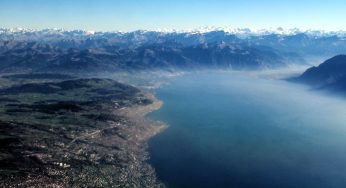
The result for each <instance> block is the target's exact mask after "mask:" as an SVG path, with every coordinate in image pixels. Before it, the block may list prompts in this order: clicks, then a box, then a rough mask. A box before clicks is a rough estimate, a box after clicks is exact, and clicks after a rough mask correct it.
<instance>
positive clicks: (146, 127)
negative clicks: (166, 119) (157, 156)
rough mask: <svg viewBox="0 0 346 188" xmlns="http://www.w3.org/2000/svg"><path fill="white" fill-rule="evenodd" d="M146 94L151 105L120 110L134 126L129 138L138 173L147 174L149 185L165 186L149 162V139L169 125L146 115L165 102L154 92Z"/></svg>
mask: <svg viewBox="0 0 346 188" xmlns="http://www.w3.org/2000/svg"><path fill="white" fill-rule="evenodd" d="M144 96H145V97H146V98H148V99H150V100H151V101H152V103H151V104H149V105H136V106H131V107H128V108H123V109H120V110H119V111H118V113H120V114H121V115H123V116H124V117H127V118H128V120H129V121H130V122H131V124H133V125H134V126H133V127H131V128H130V130H128V131H129V132H130V133H129V134H128V135H130V136H132V137H130V138H129V140H131V142H133V145H134V146H136V147H133V149H134V151H130V153H132V154H133V155H134V156H133V157H134V159H135V160H134V165H138V168H136V169H137V170H139V171H138V172H137V173H138V174H145V178H146V179H147V180H148V182H150V185H146V186H148V187H160V188H161V187H165V185H164V184H163V183H162V182H161V181H160V180H159V179H158V178H157V175H156V172H155V169H154V168H153V167H152V165H150V164H149V163H148V159H149V158H150V156H149V151H148V147H149V146H148V141H149V139H151V138H152V137H153V136H155V135H156V134H158V133H160V132H161V131H163V130H164V129H165V128H167V125H166V124H165V123H163V122H160V121H155V120H150V119H148V118H147V117H146V115H147V114H149V113H151V112H153V111H155V110H158V109H160V108H161V107H162V105H163V102H162V101H160V100H158V99H157V98H156V97H155V96H154V95H153V94H152V93H149V92H145V93H144Z"/></svg>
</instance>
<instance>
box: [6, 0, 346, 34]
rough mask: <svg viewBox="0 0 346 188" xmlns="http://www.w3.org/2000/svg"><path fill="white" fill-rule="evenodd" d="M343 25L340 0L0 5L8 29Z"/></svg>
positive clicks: (26, 0)
mask: <svg viewBox="0 0 346 188" xmlns="http://www.w3.org/2000/svg"><path fill="white" fill-rule="evenodd" d="M345 20H346V3H345V1H342V0H329V1H324V0H323V1H322V0H315V1H313V0H305V1H304V0H287V1H283V0H123V1H120V0H0V27H4V28H13V27H24V28H31V29H42V28H64V29H87V30H95V31H114V30H121V31H132V30H137V29H148V30H154V29H157V28H170V29H191V28H198V27H204V26H216V27H224V26H231V27H239V28H244V27H249V28H258V29H261V28H269V27H274V28H275V27H283V28H294V27H298V28H300V29H324V30H346V22H345Z"/></svg>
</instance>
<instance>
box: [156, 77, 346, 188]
mask: <svg viewBox="0 0 346 188" xmlns="http://www.w3.org/2000/svg"><path fill="white" fill-rule="evenodd" d="M156 96H157V98H158V99H160V100H162V101H163V102H164V105H163V107H162V108H161V109H159V110H158V111H155V112H153V113H151V114H150V115H149V118H151V119H154V120H160V121H163V122H165V123H167V124H168V125H169V127H168V128H167V129H166V130H164V131H163V132H162V133H160V134H158V135H157V136H155V137H154V138H152V139H151V140H150V142H149V152H150V157H151V158H150V160H149V162H150V164H152V165H153V167H154V168H155V170H156V172H157V175H158V177H159V178H160V179H161V180H162V181H163V182H164V183H165V184H166V185H167V186H168V187H170V188H175V187H189V188H192V187H193V188H197V187H213V188H215V187H239V188H243V187H249V188H250V187H267V188H271V187H281V188H284V187H294V188H297V187H314V188H319V187H321V188H322V187H342V188H344V187H346V102H345V100H343V99H340V98H337V97H332V96H328V95H326V94H323V93H320V92H316V91H311V90H309V89H308V88H306V87H304V86H300V85H297V84H293V83H288V82H286V81H283V80H278V79H272V78H270V77H261V76H256V74H247V73H239V72H221V71H219V72H217V71H215V72H213V71H210V72H200V73H193V74H187V75H184V76H180V77H176V78H173V79H172V80H171V81H170V82H169V83H168V84H166V85H164V86H163V87H161V88H160V89H157V91H156Z"/></svg>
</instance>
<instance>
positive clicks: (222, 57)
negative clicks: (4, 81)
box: [0, 27, 346, 70]
mask: <svg viewBox="0 0 346 188" xmlns="http://www.w3.org/2000/svg"><path fill="white" fill-rule="evenodd" d="M345 36H346V35H345V32H343V31H340V32H326V31H313V30H307V31H301V30H299V29H289V30H285V29H282V28H276V29H266V30H255V29H236V28H231V27H228V28H227V27H225V28H216V27H205V28H200V29H195V30H189V31H177V30H157V31H145V30H138V31H133V32H94V31H85V30H72V31H69V30H64V29H56V28H54V29H43V30H31V29H23V28H15V29H0V68H1V70H7V69H11V68H14V67H15V68H17V69H18V68H19V67H22V68H23V69H30V70H46V69H47V70H58V69H61V70H66V69H68V70H83V69H87V68H88V69H90V70H94V69H98V70H117V69H128V68H130V69H133V68H135V69H146V68H196V67H214V68H230V67H231V68H233V69H260V68H275V67H280V66H285V65H287V64H291V63H306V62H307V61H306V59H307V58H311V57H313V58H315V57H321V58H325V57H328V56H333V55H336V54H342V53H345V52H346V40H345Z"/></svg>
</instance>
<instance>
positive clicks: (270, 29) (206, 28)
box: [0, 26, 346, 33]
mask: <svg viewBox="0 0 346 188" xmlns="http://www.w3.org/2000/svg"><path fill="white" fill-rule="evenodd" d="M0 29H2V30H12V31H18V32H19V31H44V30H56V31H84V32H95V33H106V32H123V33H130V32H136V31H148V32H167V33H169V32H182V33H184V32H202V33H203V32H211V31H225V32H226V33H232V32H237V31H239V32H240V31H246V30H248V31H247V32H250V33H251V32H252V33H255V32H259V33H260V32H265V31H267V32H274V33H275V32H279V31H282V32H288V31H292V32H293V31H296V32H314V31H320V32H325V33H334V32H346V29H344V30H342V29H340V30H326V29H312V28H306V29H303V28H298V27H292V28H283V27H280V26H279V27H268V28H250V27H230V26H224V27H222V26H201V27H196V28H187V29H174V28H156V29H141V28H138V29H134V30H128V31H123V30H120V29H113V30H91V29H84V28H73V29H67V28H62V27H42V28H30V27H1V26H0Z"/></svg>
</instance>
